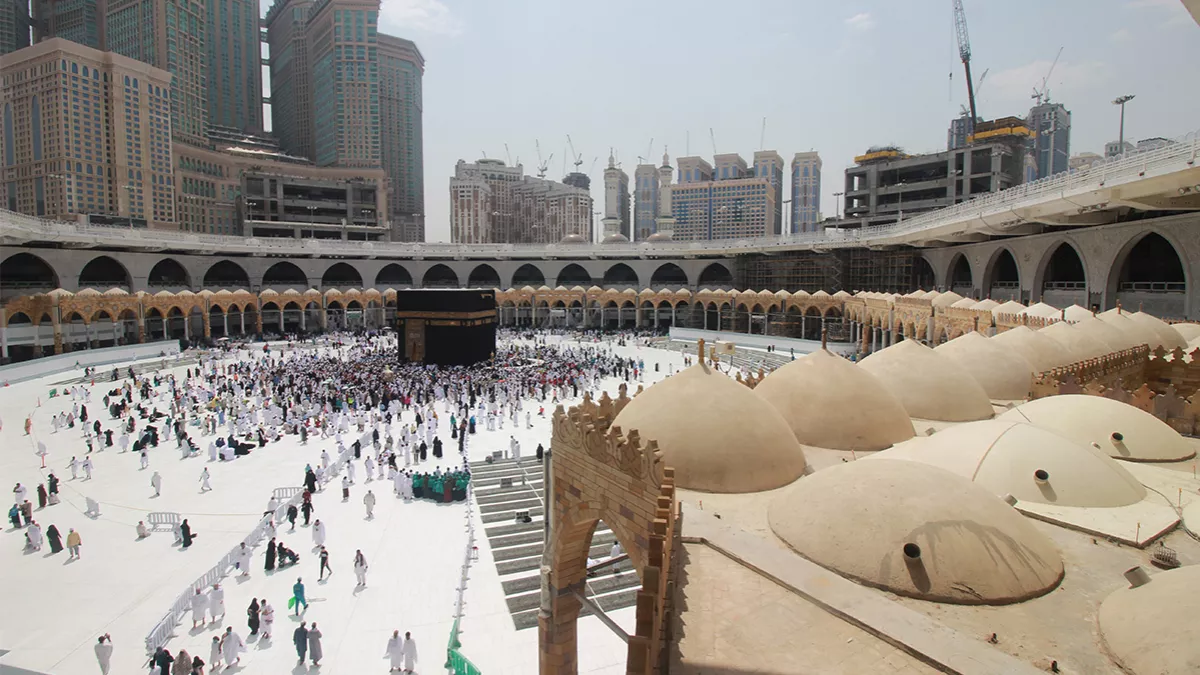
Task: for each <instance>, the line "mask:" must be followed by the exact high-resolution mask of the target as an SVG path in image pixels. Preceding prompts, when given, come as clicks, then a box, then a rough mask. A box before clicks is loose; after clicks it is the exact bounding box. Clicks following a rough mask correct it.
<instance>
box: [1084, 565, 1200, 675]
mask: <svg viewBox="0 0 1200 675" xmlns="http://www.w3.org/2000/svg"><path fill="white" fill-rule="evenodd" d="M1114 581H1116V579H1114ZM1198 614H1200V565H1188V566H1186V567H1180V568H1179V569H1174V570H1170V571H1167V572H1159V573H1157V574H1154V575H1153V576H1151V577H1150V583H1148V584H1145V585H1144V586H1139V587H1137V588H1130V587H1128V586H1126V587H1125V588H1120V589H1118V590H1116V591H1113V592H1112V594H1111V595H1109V596H1108V597H1107V598H1105V599H1104V602H1102V603H1100V610H1099V612H1098V614H1097V617H1096V618H1097V623H1099V625H1100V634H1101V636H1103V638H1104V645H1105V646H1106V647H1107V648H1108V653H1109V655H1110V656H1112V658H1113V660H1114V661H1116V662H1117V663H1118V664H1120V666H1121V668H1122V669H1123V670H1124V671H1125V672H1128V673H1132V675H1168V674H1172V675H1173V674H1175V673H1180V674H1182V673H1196V672H1200V641H1197V640H1196V616H1197V615H1198Z"/></svg>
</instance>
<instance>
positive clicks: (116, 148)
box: [0, 38, 175, 227]
mask: <svg viewBox="0 0 1200 675" xmlns="http://www.w3.org/2000/svg"><path fill="white" fill-rule="evenodd" d="M0 70H2V71H3V72H4V73H5V74H6V77H5V78H4V80H3V84H2V85H0V117H2V118H3V129H4V134H3V143H2V144H0V145H2V146H3V162H2V163H0V166H3V167H5V168H12V169H15V170H14V171H6V172H5V173H6V174H7V175H8V176H9V177H10V180H9V182H7V183H6V184H4V185H3V191H2V192H3V196H4V208H7V209H9V210H12V211H20V212H22V213H28V214H31V215H38V216H47V217H51V218H62V219H72V218H73V216H75V215H85V216H88V217H89V218H93V219H95V218H111V217H113V216H116V217H120V218H122V219H128V221H127V222H129V223H130V224H131V225H137V226H141V227H147V226H149V227H174V221H175V190H174V180H173V176H172V157H171V142H170V141H171V139H170V128H171V106H170V81H171V76H170V75H169V74H168V73H167V72H166V71H164V70H161V69H159V68H154V67H152V66H150V65H148V64H146V63H142V62H139V61H135V60H133V59H128V58H125V57H122V56H120V55H117V54H113V53H111V52H102V51H99V50H96V49H92V48H90V47H85V46H83V45H80V44H76V43H74V42H70V41H68V40H65V39H62V38H50V39H46V40H43V41H41V42H39V43H38V44H36V45H33V46H32V47H29V48H27V49H24V50H21V51H19V52H15V53H12V54H8V55H5V56H0ZM10 73H11V74H16V73H20V74H21V75H22V77H19V78H17V77H8V76H7V75H8V74H10ZM68 99H71V100H74V101H76V103H72V104H71V105H69V106H68V105H59V104H58V103H57V102H58V101H65V100H68Z"/></svg>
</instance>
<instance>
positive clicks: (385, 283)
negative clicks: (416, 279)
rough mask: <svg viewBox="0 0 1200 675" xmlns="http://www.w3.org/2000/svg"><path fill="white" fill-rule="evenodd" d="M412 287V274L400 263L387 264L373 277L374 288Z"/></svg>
mask: <svg viewBox="0 0 1200 675" xmlns="http://www.w3.org/2000/svg"><path fill="white" fill-rule="evenodd" d="M412 285H413V278H412V274H410V273H409V271H408V269H406V268H405V267H404V265H401V264H400V263H388V264H386V265H384V266H383V268H382V269H380V270H379V273H378V274H376V275H375V288H399V287H401V286H412Z"/></svg>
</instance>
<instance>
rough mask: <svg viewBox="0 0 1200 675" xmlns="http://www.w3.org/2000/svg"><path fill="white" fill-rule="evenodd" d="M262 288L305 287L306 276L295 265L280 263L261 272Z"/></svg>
mask: <svg viewBox="0 0 1200 675" xmlns="http://www.w3.org/2000/svg"><path fill="white" fill-rule="evenodd" d="M262 283H263V286H291V287H293V288H295V287H297V286H299V287H307V286H308V275H307V274H305V273H304V270H302V269H300V268H299V267H297V266H296V263H292V262H288V261H286V260H283V261H280V262H277V263H275V264H274V265H271V266H270V267H268V268H267V271H266V272H263V281H262Z"/></svg>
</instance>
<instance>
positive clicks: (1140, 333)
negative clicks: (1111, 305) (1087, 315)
mask: <svg viewBox="0 0 1200 675" xmlns="http://www.w3.org/2000/svg"><path fill="white" fill-rule="evenodd" d="M1096 318H1097V319H1098V320H1100V321H1103V322H1104V323H1106V324H1108V325H1109V326H1112V327H1113V328H1116V329H1117V330H1119V331H1121V332H1122V333H1124V334H1125V336H1126V337H1127V338H1128V339H1129V342H1130V344H1132V345H1135V346H1136V345H1155V344H1158V342H1159V338H1158V333H1155V332H1154V329H1153V328H1151V327H1149V326H1147V325H1146V324H1144V323H1141V322H1139V321H1134V320H1133V319H1131V318H1129V315H1128V314H1117V313H1115V312H1113V313H1109V312H1103V313H1101V314H1097V315H1096ZM1151 348H1152V349H1153V347H1151Z"/></svg>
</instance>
